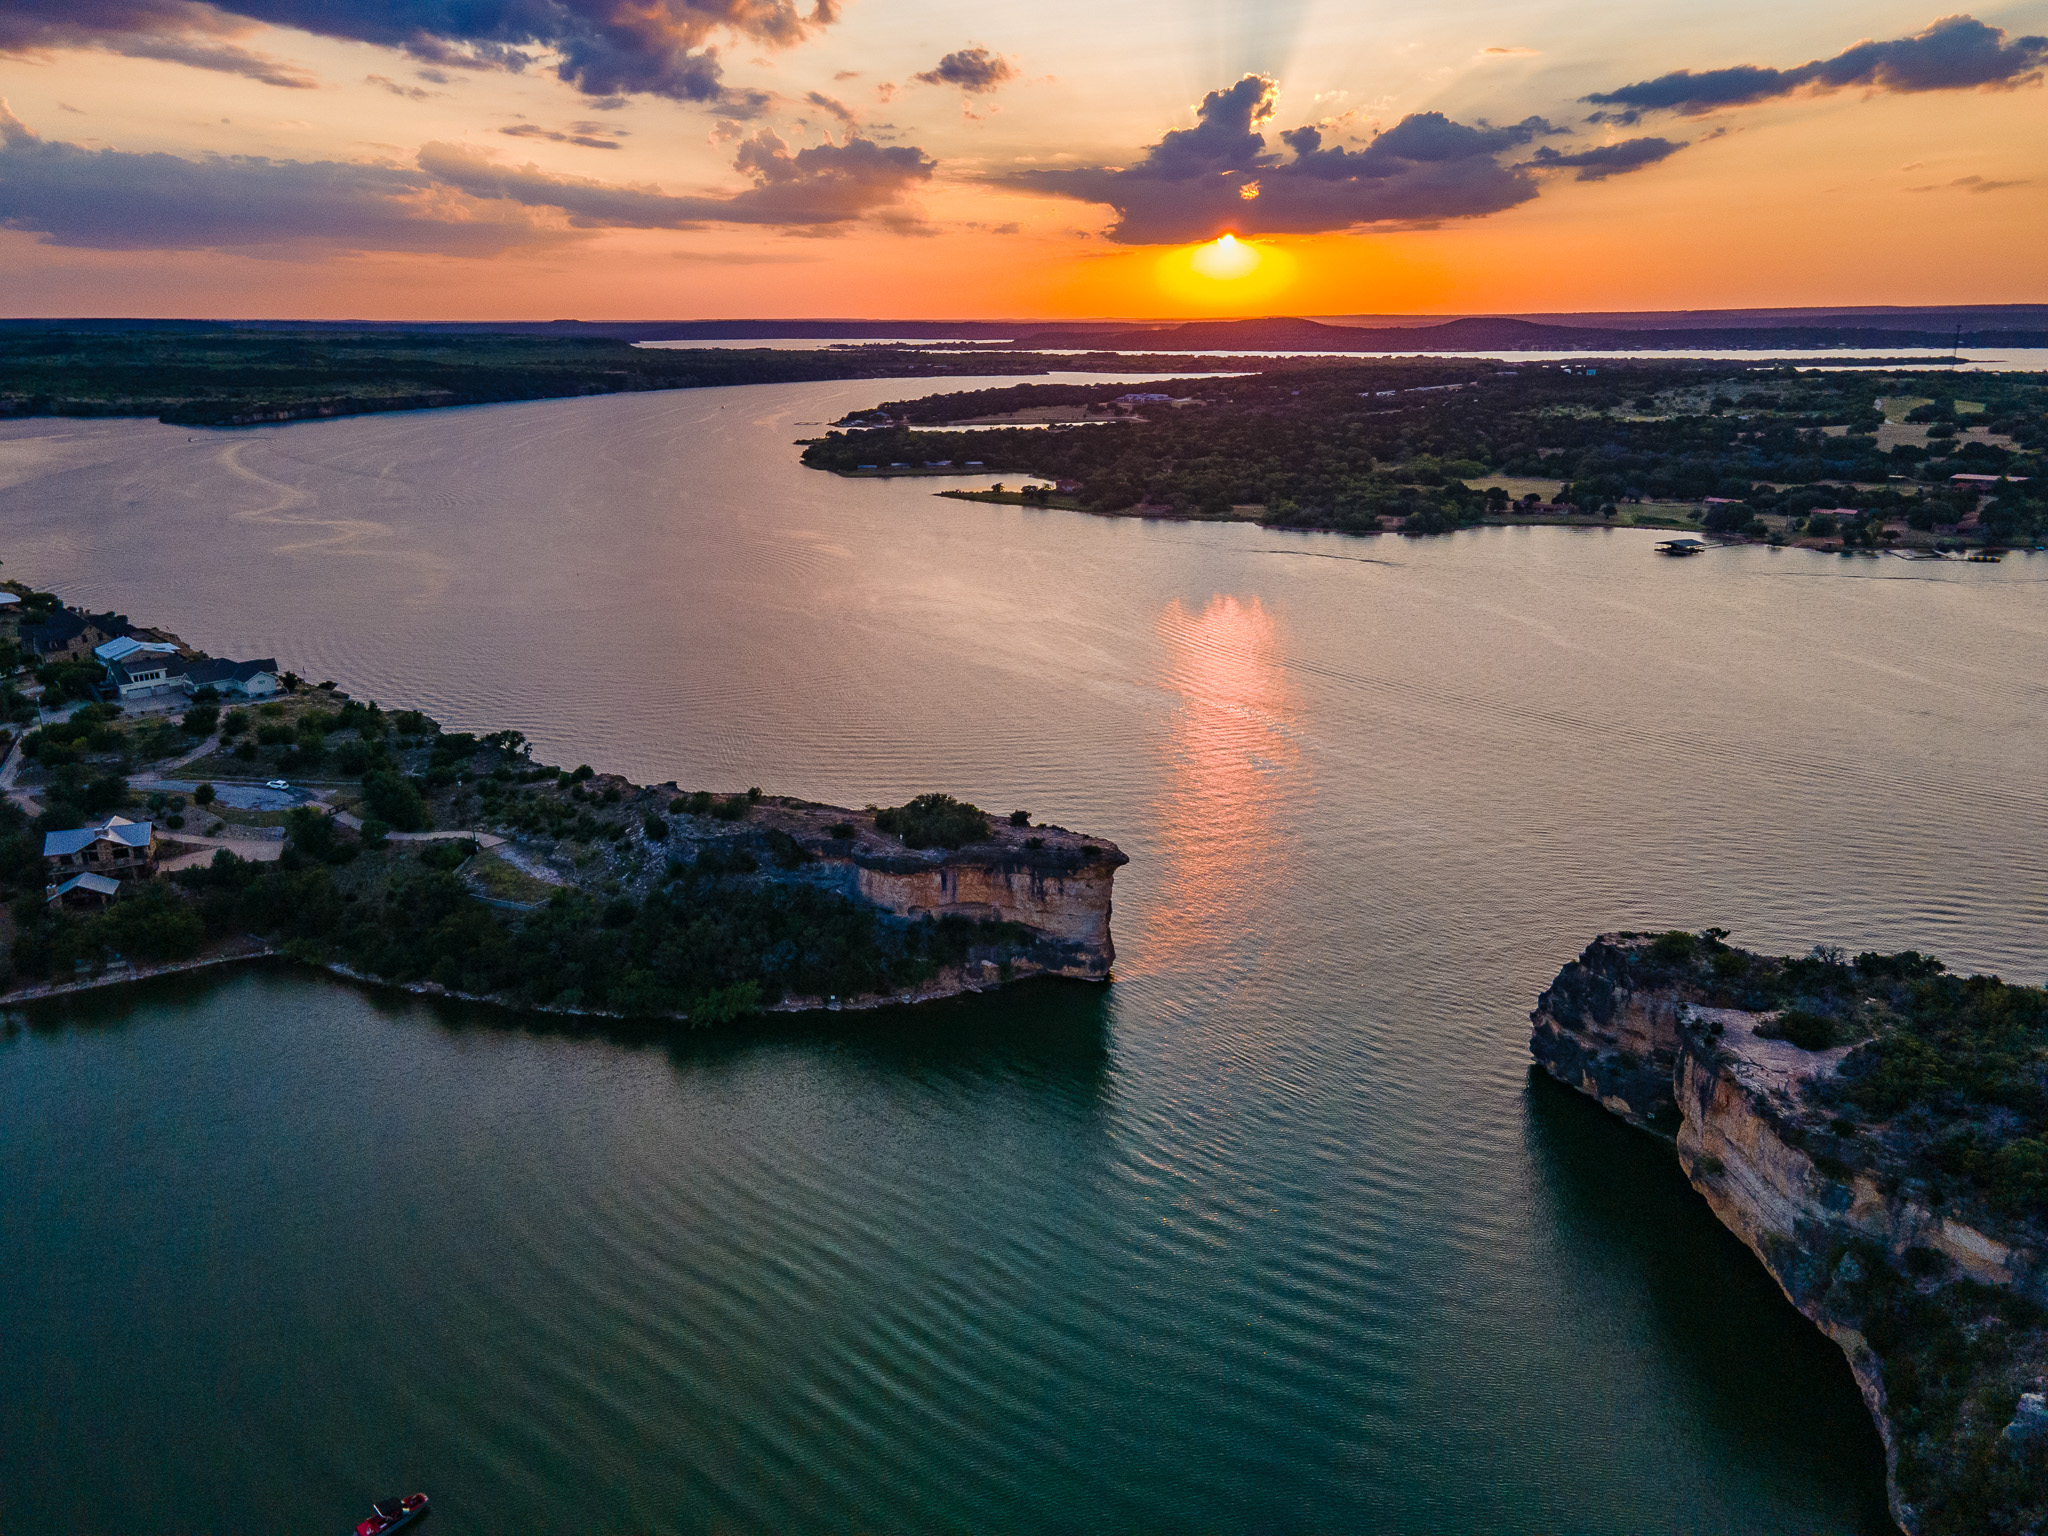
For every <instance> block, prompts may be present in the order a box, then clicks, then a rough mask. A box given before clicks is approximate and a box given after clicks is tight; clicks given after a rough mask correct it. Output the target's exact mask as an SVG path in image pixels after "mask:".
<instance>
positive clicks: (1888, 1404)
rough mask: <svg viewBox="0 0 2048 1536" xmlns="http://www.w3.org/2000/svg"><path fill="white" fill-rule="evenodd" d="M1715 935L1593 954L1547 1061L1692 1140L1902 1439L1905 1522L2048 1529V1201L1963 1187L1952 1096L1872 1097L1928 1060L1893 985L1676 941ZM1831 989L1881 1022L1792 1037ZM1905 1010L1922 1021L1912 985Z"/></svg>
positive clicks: (1722, 1207) (1568, 993) (1723, 1203)
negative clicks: (1908, 1041) (1794, 998)
mask: <svg viewBox="0 0 2048 1536" xmlns="http://www.w3.org/2000/svg"><path fill="white" fill-rule="evenodd" d="M1692 938H1693V936H1691V935H1672V936H1666V938H1664V939H1661V940H1658V939H1652V938H1650V937H1649V936H1645V935H1630V934H1622V935H1607V936H1604V937H1602V938H1601V939H1599V940H1597V941H1596V942H1594V943H1593V944H1592V945H1590V946H1589V947H1588V948H1587V949H1586V951H1585V953H1584V954H1582V955H1581V956H1580V957H1579V958H1578V959H1577V960H1576V961H1574V962H1573V963H1571V964H1569V965H1567V966H1566V967H1565V968H1564V969H1563V971H1561V972H1560V973H1559V975H1558V977H1557V979H1556V980H1555V981H1554V982H1553V983H1552V984H1551V986H1550V988H1549V989H1548V990H1547V991H1546V992H1544V994H1543V995H1542V997H1541V998H1539V999H1538V1001H1537V1005H1536V1009H1535V1011H1534V1012H1533V1013H1532V1014H1531V1015H1530V1018H1531V1022H1532V1024H1533V1026H1534V1031H1533V1035H1532V1038H1531V1041H1530V1048H1531V1050H1532V1052H1533V1053H1534V1055H1535V1057H1536V1060H1537V1061H1538V1062H1539V1063H1540V1064H1541V1065H1542V1066H1543V1067H1544V1069H1545V1070H1546V1071H1548V1072H1549V1073H1550V1074H1551V1075H1552V1076H1553V1077H1555V1078H1557V1079H1558V1080H1559V1081H1561V1082H1564V1083H1567V1084H1569V1085H1571V1086H1572V1087H1574V1088H1577V1089H1579V1090H1580V1091H1582V1092H1584V1093H1586V1094H1589V1095H1591V1096H1592V1097H1594V1098H1596V1099H1598V1100H1599V1101H1600V1103H1601V1104H1603V1105H1605V1106H1606V1107H1607V1108H1608V1109H1610V1110H1612V1111H1613V1112H1614V1113H1616V1114H1618V1115H1621V1116H1623V1117H1624V1118H1626V1119H1628V1120H1629V1121H1631V1122H1633V1123H1635V1124H1637V1125H1639V1126H1643V1127H1645V1128H1647V1129H1649V1130H1652V1131H1654V1132H1657V1133H1659V1134H1661V1135H1665V1136H1668V1137H1670V1138H1671V1139H1672V1140H1673V1141H1674V1143H1675V1145H1676V1148H1677V1152H1678V1157H1679V1161H1680V1163H1681V1164H1682V1166H1683V1167H1684V1169H1685V1172H1686V1174H1687V1177H1688V1178H1689V1179H1690V1180H1691V1182H1692V1185H1693V1187H1694V1188H1695V1189H1696V1190H1698V1191H1699V1193H1700V1194H1701V1195H1702V1196H1703V1197H1704V1198H1705V1200H1706V1201H1707V1203H1708V1205H1709V1206H1710V1207H1711V1208H1712V1209H1713V1211H1714V1214H1715V1215H1716V1216H1718V1217H1719V1218H1720V1219H1721V1221H1722V1222H1723V1223H1724V1224H1725V1225H1727V1226H1728V1228H1729V1229H1730V1230H1731V1231H1733V1232H1735V1233H1736V1234H1737V1235H1738V1236H1739V1237H1740V1238H1741V1239H1742V1240H1743V1242H1744V1243H1746V1244H1747V1245H1748V1246H1749V1248H1750V1249H1751V1251H1753V1252H1754V1253H1755V1254H1756V1256H1757V1257H1758V1258H1759V1259H1760V1260H1762V1261H1763V1263H1764V1265H1765V1267H1766V1268H1768V1269H1769V1271H1770V1272H1771V1274H1772V1276H1773V1277H1774V1278H1775V1279H1776V1280H1777V1281H1778V1284H1779V1285H1780V1286H1781V1287H1782V1288H1783V1290H1784V1292H1785V1294H1786V1296H1787V1297H1789V1298H1790V1299H1791V1301H1792V1303H1793V1304H1794V1305H1795V1306H1797V1307H1798V1308H1799V1309H1800V1311H1801V1312H1803V1313H1804V1314H1805V1315H1806V1316H1807V1317H1808V1318H1810V1319H1811V1320H1812V1321H1813V1322H1814V1323H1816V1324H1817V1325H1818V1326H1819V1327H1820V1328H1822V1329H1823V1330H1824V1331H1825V1332H1826V1333H1827V1334H1828V1336H1829V1337H1830V1338H1832V1339H1833V1340H1834V1341H1835V1342H1836V1343H1837V1344H1838V1345H1840V1346H1841V1348H1842V1351H1843V1353H1844V1354H1845V1355H1846V1356H1847V1357H1848V1360H1849V1364H1850V1367H1851V1369H1852V1370H1853V1371H1854V1373H1855V1377H1856V1381H1857V1384H1858V1385H1859V1387H1860V1388H1861V1389H1862V1392H1863V1397H1864V1400H1865V1402H1866V1403H1868V1404H1869V1407H1870V1410H1871V1413H1872V1414H1873V1415H1874V1417H1875V1418H1876V1421H1877V1424H1878V1428H1879V1431H1880V1433H1881V1434H1882V1436H1883V1438H1884V1442H1885V1450H1886V1461H1887V1466H1888V1470H1889V1477H1890V1495H1891V1503H1892V1510H1893V1514H1894V1515H1895V1517H1896V1518H1897V1519H1898V1521H1899V1523H1900V1525H1901V1526H1903V1527H1904V1528H1905V1529H1906V1530H1908V1531H1912V1532H1923V1531H1924V1532H1927V1533H1930V1536H1932V1533H1935V1532H1950V1531H1954V1532H1965V1531H1968V1532H1993V1531H2010V1532H2039V1531H2041V1530H2043V1529H2044V1528H2048V1435H2044V1434H2043V1432H2042V1428H2041V1425H2042V1423H2048V1410H2044V1409H2042V1406H2041V1400H2040V1399H2039V1398H2038V1397H2035V1396H2033V1394H2035V1393H2038V1392H2039V1391H2040V1390H2041V1389H2042V1387H2043V1386H2044V1385H2048V1326H2044V1324H2048V1312H2044V1310H2043V1308H2042V1305H2041V1304H2042V1303H2044V1302H2048V1262H2044V1260H2048V1243H2044V1241H2043V1237H2044V1234H2043V1229H2042V1223H2041V1220H2040V1216H2041V1213H2040V1210H2039V1206H2038V1204H2029V1203H2028V1202H2026V1201H2025V1200H2020V1201H2017V1202H2015V1201H2014V1200H2012V1199H2004V1200H2002V1201H2001V1200H1994V1199H1991V1198H1988V1197H1987V1196H1986V1195H1985V1193H1984V1191H1983V1189H1981V1188H1979V1187H1977V1186H1975V1185H1973V1184H1971V1183H1970V1181H1969V1180H1967V1179H1958V1178H1956V1177H1953V1176H1950V1172H1952V1169H1953V1167H1954V1166H1956V1157H1957V1155H1958V1154H1954V1152H1953V1149H1954V1148H1956V1147H1957V1146H1958V1145H1959V1144H1960V1143H1959V1142H1958V1140H1957V1138H1958V1136H1959V1135H1961V1134H1962V1133H1961V1132H1959V1131H1958V1130H1957V1126H1956V1119H1957V1116H1958V1115H1959V1114H1960V1111H1956V1110H1955V1106H1954V1103H1953V1101H1952V1100H1951V1101H1950V1103H1949V1109H1950V1111H1951V1113H1950V1114H1949V1115H1948V1116H1947V1118H1946V1120H1944V1116H1943V1114H1942V1113H1941V1112H1940V1111H1939V1110H1938V1109H1934V1108H1930V1105H1929V1103H1925V1102H1923V1103H1918V1104H1915V1105H1914V1106H1912V1107H1911V1108H1908V1109H1905V1110H1902V1111H1899V1112H1895V1113H1892V1114H1890V1115H1886V1116H1879V1117H1876V1118H1873V1117H1872V1116H1871V1115H1870V1114H1869V1113H1868V1106H1869V1105H1871V1104H1877V1105H1879V1106H1880V1107H1885V1106H1888V1105H1889V1104H1890V1099H1889V1098H1887V1093H1886V1092H1875V1091H1872V1090H1874V1089H1879V1088H1884V1089H1886V1090H1887V1092H1888V1091H1889V1089H1888V1084H1889V1081H1890V1080H1889V1078H1880V1077H1875V1076H1873V1074H1882V1073H1890V1072H1894V1069H1895V1067H1896V1060H1895V1058H1900V1059H1903V1058H1904V1057H1905V1056H1907V1055H1908V1054H1909V1053H1908V1052H1907V1050H1906V1048H1905V1047H1904V1046H1897V1048H1896V1049H1893V1050H1890V1051H1889V1053H1888V1051H1887V1047H1890V1046H1894V1045H1895V1044H1896V1042H1897V1041H1898V1040H1901V1039H1904V1038H1905V1036H1906V1035H1907V1034H1908V1033H1909V1031H1908V1030H1907V1028H1906V1026H1905V1025H1904V1024H1901V1023H1899V1022H1898V1021H1897V1020H1887V1018H1886V1017H1885V1008H1884V1005H1883V1002H1882V997H1881V996H1875V997H1873V996H1865V995H1862V994H1863V993H1872V992H1874V993H1877V994H1882V992H1883V988H1882V987H1864V988H1862V989H1861V991H1859V988H1858V981H1859V973H1858V972H1857V971H1856V970H1855V969H1854V968H1853V967H1850V966H1847V965H1844V964H1842V963H1841V962H1840V961H1839V960H1838V959H1837V960H1829V961H1827V962H1825V964H1824V965H1823V964H1822V963H1821V962H1778V961H1765V960H1763V959H1762V958H1761V957H1753V956H1748V955H1745V954H1744V953H1743V952H1741V951H1739V950H1733V949H1730V948H1729V947H1728V946H1726V945H1723V944H1720V942H1719V939H1720V935H1719V934H1718V933H1714V932H1711V931H1710V933H1709V934H1708V935H1707V936H1706V937H1705V940H1704V943H1702V944H1699V945H1698V946H1697V947H1696V948H1695V950H1694V951H1693V952H1690V953H1681V952H1682V951H1685V950H1686V945H1685V944H1682V943H1674V942H1673V941H1674V940H1680V939H1683V940H1691V939H1692ZM1660 945H1661V946H1662V950H1661V952H1660ZM1859 958H1860V959H1865V960H1869V961H1872V962H1878V961H1884V960H1887V959H1888V958H1890V957H1879V956H1868V957H1859ZM1913 959H1914V960H1916V961H1919V960H1920V959H1921V957H1918V956H1915V957H1913ZM1926 963H1927V964H1930V965H1931V964H1932V962H1926ZM1801 966H1805V967H1807V968H1808V972H1807V973H1801V972H1800V971H1799V967H1801ZM1773 967H1775V969H1773ZM1936 969H1937V970H1938V966H1937V967H1936ZM1815 975H1818V976H1819V977H1820V981H1818V982H1816V981H1814V979H1813V977H1814V976H1815ZM1788 978H1789V979H1788ZM1942 979H1943V981H1945V982H1946V981H1950V980H1955V979H1951V978H1942ZM1823 983H1825V984H1829V985H1831V986H1832V988H1833V990H1831V991H1829V992H1827V994H1826V995H1827V996H1828V997H1829V998H1830V999H1831V1000H1832V1003H1833V1005H1835V1006H1836V1011H1837V1012H1838V1013H1840V1014H1841V1015H1842V1016H1843V1017H1844V1018H1845V1019H1857V1020H1861V1021H1862V1023H1861V1025H1860V1026H1856V1027H1849V1026H1844V1027H1842V1028H1841V1029H1840V1031H1839V1032H1840V1033H1842V1034H1844V1035H1845V1036H1851V1037H1855V1038H1849V1039H1845V1041H1844V1043H1842V1044H1838V1045H1826V1046H1823V1047H1822V1048H1817V1049H1806V1048H1803V1047H1802V1045H1800V1044H1795V1043H1794V1041H1793V1040H1792V1039H1788V1038H1784V1036H1785V1035H1786V1034H1787V1033H1788V1032H1789V1033H1791V1034H1793V1035H1801V1034H1802V1033H1804V1031H1802V1029H1800V1028H1796V1027H1795V1028H1791V1029H1789V1030H1788V1029H1787V1028H1786V1027H1785V1022H1786V1020H1787V1019H1788V1018H1792V1017H1793V1010H1794V1008H1795V1007H1803V1005H1788V1004H1787V1003H1786V1001H1785V997H1786V993H1787V992H1788V990H1797V989H1798V988H1799V987H1801V986H1806V987H1809V988H1811V987H1815V986H1820V985H1822V984H1823ZM1994 985H1996V986H1998V987H2000V988H2003V984H2002V983H1994ZM1894 990H1895V991H1896V990H1897V989H1896V988H1894ZM2006 990H2009V991H2011V992H2013V993H2015V994H2021V993H2031V992H2032V991H2033V989H2006ZM1844 999H1846V1000H1847V1001H1844ZM1730 1002H1734V1003H1740V1004H1744V1005H1746V1006H1725V1004H1728V1003H1730ZM1717 1004H1718V1005H1722V1006H1717ZM1773 1004H1775V1005H1776V1006H1772V1005H1773ZM1900 1006H1901V1007H1903V1008H1905V1009H1906V1010H1907V1011H1908V1012H1909V1013H1910V1011H1911V1008H1912V1006H1913V1003H1912V1000H1911V998H1910V997H1907V998H1906V1000H1905V1001H1902V1002H1901V1003H1900ZM1798 1017H1799V1018H1800V1019H1802V1020H1804V1019H1808V1018H1811V1017H1817V1015H1810V1014H1808V1013H1806V1012H1801V1013H1799V1015H1798ZM1887 1029H1890V1030H1892V1031H1893V1033H1891V1034H1886V1033H1885V1031H1886V1030H1887ZM1866 1031H1868V1032H1867V1033H1866ZM1821 1037H1822V1038H1826V1037H1827V1035H1826V1031H1825V1030H1823V1031H1821ZM1915 1038H1916V1039H1917V1037H1915ZM1806 1043H1807V1044H1808V1045H1820V1044H1821V1040H1820V1039H1816V1038H1811V1037H1809V1038H1807V1040H1806ZM1896 1097H1897V1095H1896V1094H1893V1095H1891V1098H1896ZM1995 1119H1996V1116H1995V1114H1994V1115H1993V1116H1990V1117H1987V1118H1986V1120H1985V1123H1986V1124H1987V1125H1989V1124H1992V1123H1993V1122H1994V1121H1995ZM1969 1123H1970V1124H1972V1125H1974V1124H1975V1123H1976V1122H1974V1121H1973V1122H1969ZM2015 1129H2016V1128H2015V1126H2013V1125H2012V1124H2010V1123H2008V1124H2007V1125H2006V1131H2007V1133H2008V1134H2009V1135H2010V1134H2012V1133H2013V1132H2014V1131H2015ZM1987 1134H1988V1133H1987ZM1944 1170H1949V1171H1950V1172H1945V1171H1944ZM1998 1187H1999V1188H2000V1189H2003V1188H2004V1186H2003V1185H2000V1186H1998ZM2030 1409H2031V1410H2033V1412H2032V1413H2030Z"/></svg>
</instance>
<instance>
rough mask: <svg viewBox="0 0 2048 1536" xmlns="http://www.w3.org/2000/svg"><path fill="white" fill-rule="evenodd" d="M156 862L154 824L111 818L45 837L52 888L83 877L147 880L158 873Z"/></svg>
mask: <svg viewBox="0 0 2048 1536" xmlns="http://www.w3.org/2000/svg"><path fill="white" fill-rule="evenodd" d="M156 859H157V835H156V824H155V823H154V822H148V821H130V820H129V819H128V818H127V817H126V816H109V817H108V818H107V819H106V820H105V821H103V822H100V823H98V824H97V825H95V826H87V827H73V828H71V829H70V830H69V831H65V832H46V833H44V834H43V868H44V870H45V871H46V872H47V873H48V875H49V877H50V880H51V883H52V884H53V885H54V884H59V883H61V882H63V881H66V880H68V879H70V877H71V876H73V875H81V874H93V875H106V876H110V877H111V878H113V879H116V880H132V879H148V878H149V877H150V876H151V875H153V874H155V873H156Z"/></svg>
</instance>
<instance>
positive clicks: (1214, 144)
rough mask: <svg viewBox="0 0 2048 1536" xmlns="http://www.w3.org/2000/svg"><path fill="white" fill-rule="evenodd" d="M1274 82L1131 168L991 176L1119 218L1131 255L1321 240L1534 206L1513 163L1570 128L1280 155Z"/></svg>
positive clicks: (1237, 96) (1204, 108)
mask: <svg viewBox="0 0 2048 1536" xmlns="http://www.w3.org/2000/svg"><path fill="white" fill-rule="evenodd" d="M1273 100H1274V86H1273V82H1272V81H1270V80H1268V79H1266V78H1264V77H1263V76H1260V75H1247V76H1245V77H1244V78H1243V79H1242V80H1239V81H1238V82H1237V83H1236V84H1235V85H1232V86H1230V87H1228V88H1226V89H1224V90H1219V91H1211V92H1210V93H1209V94H1208V96H1206V97H1205V98H1203V101H1202V105H1201V106H1200V107H1199V108H1197V109H1196V117H1195V126H1194V127H1192V128H1180V129H1175V130H1174V131H1172V132H1170V133H1167V134H1165V135H1163V136H1162V137H1161V139H1160V141H1159V142H1158V143H1157V144H1155V145H1153V146H1152V147H1151V148H1150V149H1148V150H1146V151H1145V153H1144V154H1143V155H1142V156H1141V157H1140V158H1139V159H1138V160H1136V161H1135V162H1134V163H1132V164H1131V165H1129V166H1125V167H1117V166H1079V167H1073V168H1069V169H1057V170H1022V171H1012V172H1007V173H1004V174H1001V175H998V176H995V177H992V178H990V180H992V181H993V182H994V183H995V184H997V185H999V186H1004V187H1008V188H1010V189H1012V190H1015V191H1022V192H1035V193H1041V194H1044V195H1047V196H1056V197H1072V198H1078V199H1079V200H1081V201H1083V202H1090V203H1105V204H1107V205H1108V206H1110V207H1111V208H1114V209H1115V210H1116V212H1117V222H1116V224H1115V225H1114V226H1113V227H1112V228H1111V229H1110V231H1109V236H1110V238H1111V239H1112V240H1116V241H1119V242H1121V243H1123V244H1125V245H1164V244H1179V243H1182V242H1185V241H1192V240H1206V239H1209V238H1211V237H1212V236H1215V235H1218V234H1221V233H1223V232H1224V231H1226V230H1231V231H1235V232H1236V233H1238V234H1248V235H1257V234H1317V233H1322V232H1325V231H1328V230H1337V229H1350V228H1353V227H1355V226H1357V225H1361V224H1429V223H1436V222H1438V221H1440V220H1444V219H1464V218H1475V217H1478V216H1480V215H1483V214H1489V213H1498V212H1500V211H1501V210H1502V209H1504V208H1512V207H1514V206H1515V205H1516V204H1517V203H1525V202H1527V201H1529V199H1531V198H1533V197H1535V196H1536V195H1537V192H1538V184H1537V179H1536V177H1535V175H1534V174H1533V173H1532V171H1531V170H1530V169H1529V167H1528V166H1527V165H1526V164H1511V163H1507V162H1506V161H1504V160H1503V158H1502V157H1503V156H1505V155H1506V154H1508V153H1510V152H1512V151H1514V150H1517V149H1520V148H1522V147H1523V146H1525V145H1527V144H1529V143H1530V142H1531V141H1533V140H1535V139H1537V138H1539V137H1545V136H1548V135H1551V134H1556V133H1559V132H1562V131H1563V130H1561V129H1558V128H1555V127H1553V126H1552V125H1551V124H1549V123H1547V122H1545V121H1544V120H1543V119H1542V118H1540V117H1532V118H1529V119H1527V120H1525V121H1523V122H1520V123H1512V124H1508V125H1506V126H1495V125H1493V124H1490V123H1478V124H1468V123H1458V122H1453V121H1452V120H1451V119H1450V118H1447V117H1445V116H1444V115H1443V114H1442V113H1440V112H1418V113H1415V114H1412V115H1411V116H1408V117H1405V118H1403V119H1401V121H1400V122H1398V123H1396V124H1395V125H1394V126H1393V127H1391V128H1389V129H1387V130H1386V131H1385V132H1384V133H1382V134H1380V135H1379V136H1378V137H1377V138H1375V139H1374V140H1373V141H1372V142H1371V143H1370V144H1367V145H1366V146H1365V147H1364V148H1362V149H1347V148H1345V147H1344V146H1342V145H1330V146H1327V147H1326V146H1325V145H1324V144H1323V136H1322V133H1321V131H1320V130H1318V129H1315V128H1307V127H1304V128H1291V129H1288V130H1286V131H1285V132H1282V133H1281V134H1280V135H1279V138H1280V141H1281V143H1282V144H1284V145H1285V146H1286V148H1287V151H1288V157H1287V158H1285V159H1283V158H1282V157H1281V156H1280V155H1279V154H1277V153H1275V152H1273V151H1271V150H1270V149H1269V148H1268V147H1267V144H1266V139H1265V135H1264V134H1263V133H1262V132H1261V131H1260V130H1261V129H1262V128H1263V127H1264V126H1265V125H1267V124H1268V123H1270V122H1271V120H1272V118H1273Z"/></svg>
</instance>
